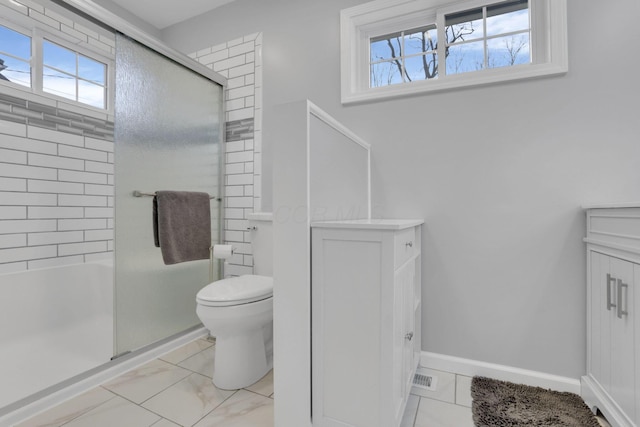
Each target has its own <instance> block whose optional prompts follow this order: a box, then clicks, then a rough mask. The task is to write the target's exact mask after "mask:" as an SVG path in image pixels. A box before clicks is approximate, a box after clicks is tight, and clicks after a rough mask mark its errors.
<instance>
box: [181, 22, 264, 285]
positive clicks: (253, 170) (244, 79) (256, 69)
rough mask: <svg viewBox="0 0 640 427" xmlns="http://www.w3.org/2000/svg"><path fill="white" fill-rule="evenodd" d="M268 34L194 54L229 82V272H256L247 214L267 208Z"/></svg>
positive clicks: (196, 58) (226, 143)
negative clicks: (264, 178) (264, 45)
mask: <svg viewBox="0 0 640 427" xmlns="http://www.w3.org/2000/svg"><path fill="white" fill-rule="evenodd" d="M261 53H262V34H261V33H256V34H251V35H248V36H245V37H241V38H237V39H235V40H231V41H229V42H227V43H223V44H219V45H216V46H212V47H209V48H206V49H202V50H199V51H197V52H195V53H192V54H191V55H189V56H190V57H192V58H194V59H195V60H197V61H198V62H200V63H201V64H203V65H206V66H207V67H209V68H211V69H212V70H214V71H216V72H218V73H219V74H221V75H223V76H225V77H226V78H227V79H228V81H227V92H226V94H225V100H226V118H225V121H226V138H225V141H226V142H225V153H226V154H225V156H226V159H225V200H224V201H225V210H224V218H225V221H224V223H225V224H224V238H225V242H226V243H227V244H231V245H233V246H234V247H235V255H234V256H233V257H232V258H231V259H230V260H229V261H228V265H227V266H226V268H225V275H226V276H229V275H231V276H236V275H241V274H251V273H252V272H253V256H252V251H251V238H250V233H249V231H248V230H247V228H248V226H249V224H248V222H247V215H248V214H250V213H252V212H254V211H255V212H259V211H260V210H261V191H260V188H261V182H262V181H261V170H262V168H261V151H262V128H261V126H260V124H261V123H262V109H261V108H262V106H261V102H260V100H261V99H262V83H261V82H262V59H261V58H262V55H261Z"/></svg>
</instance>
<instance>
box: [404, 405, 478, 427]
mask: <svg viewBox="0 0 640 427" xmlns="http://www.w3.org/2000/svg"><path fill="white" fill-rule="evenodd" d="M414 425H415V427H454V426H455V427H474V426H473V419H472V416H471V408H465V407H464V406H460V405H454V404H452V403H447V402H442V401H439V400H434V399H425V398H422V399H420V405H419V406H418V414H417V415H416V422H415V424H414Z"/></svg>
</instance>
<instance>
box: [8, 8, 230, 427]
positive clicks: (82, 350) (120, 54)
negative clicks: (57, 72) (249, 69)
mask: <svg viewBox="0 0 640 427" xmlns="http://www.w3.org/2000/svg"><path fill="white" fill-rule="evenodd" d="M39 3H44V4H45V6H44V7H46V8H49V7H51V8H52V9H53V10H57V11H58V12H63V13H60V14H59V15H56V16H61V18H60V19H65V22H67V20H71V21H73V20H74V19H75V18H78V19H84V18H86V16H87V15H91V16H92V17H93V18H92V19H91V21H90V22H89V21H86V20H85V21H83V23H84V24H85V25H87V26H91V25H94V24H95V25H96V26H97V27H96V28H98V30H99V31H100V34H101V35H104V36H108V37H109V38H110V39H111V38H112V37H113V36H114V34H115V63H114V64H111V65H114V66H115V68H114V69H115V76H114V77H115V78H114V79H113V80H114V83H115V94H114V100H115V102H114V105H115V108H114V109H113V112H111V111H104V112H102V111H101V112H100V114H103V115H104V116H105V117H107V116H111V115H113V119H114V123H115V126H114V128H115V132H114V137H113V142H114V143H113V144H111V139H112V138H111V137H107V136H105V137H104V138H103V139H100V140H97V139H95V138H97V137H96V136H94V137H93V138H92V137H90V136H88V137H87V139H91V140H92V141H93V143H94V146H93V147H87V149H85V152H90V153H92V155H95V154H96V153H98V152H100V155H101V156H104V160H103V161H102V162H101V163H99V162H91V163H92V167H93V168H94V169H95V168H97V169H95V171H96V172H100V174H101V176H102V177H104V182H102V181H101V182H100V184H102V185H95V186H92V187H95V189H93V190H92V191H100V193H99V196H100V197H95V196H91V195H96V194H98V193H88V194H89V196H87V194H85V191H86V190H85V186H84V185H83V183H82V182H80V183H74V184H73V185H74V188H76V187H78V186H80V188H81V189H82V191H80V190H77V189H76V190H74V191H76V192H77V194H78V196H81V197H83V201H84V200H86V201H87V203H89V204H88V205H87V207H84V208H83V207H75V208H77V209H76V211H77V210H80V211H82V215H80V216H74V217H73V218H71V217H69V218H67V217H64V216H63V217H61V218H60V219H59V221H60V223H63V224H65V226H66V227H69V229H71V230H74V232H73V233H71V234H74V236H77V235H81V236H84V235H85V234H86V235H92V234H91V233H94V235H95V233H98V232H99V233H100V235H101V236H103V239H102V240H109V242H106V241H105V242H104V249H103V250H102V252H101V253H100V254H96V253H89V254H88V255H86V256H85V255H83V254H81V255H78V256H67V257H66V258H65V257H64V255H65V253H61V252H53V253H52V254H49V255H46V256H45V255H40V257H39V258H38V257H33V258H28V257H27V256H26V255H25V258H20V260H21V263H20V266H21V267H22V265H23V264H24V265H25V266H26V264H27V263H31V262H32V261H33V262H38V261H42V259H43V258H47V259H44V261H46V262H45V263H42V262H41V263H36V264H35V266H34V267H33V268H31V267H29V268H26V267H25V268H23V270H24V271H22V270H21V271H18V272H15V273H14V272H13V271H10V272H9V273H7V274H5V273H3V274H0V300H2V304H0V319H1V320H2V322H1V323H2V327H0V341H2V342H1V344H2V347H0V361H1V362H2V366H3V369H0V374H2V377H3V379H4V380H5V381H4V384H3V385H0V424H3V421H2V419H4V418H6V417H5V416H9V417H12V416H18V415H19V414H18V415H16V413H17V412H20V411H23V412H24V411H27V412H28V411H29V410H30V409H29V408H30V405H31V406H32V405H36V406H37V405H38V402H39V401H42V400H46V399H47V398H48V397H50V396H54V397H52V399H55V398H56V397H55V395H56V394H59V393H56V392H58V391H60V390H62V389H63V388H65V387H68V386H71V385H73V384H74V383H80V382H82V381H80V380H84V379H85V378H86V377H88V376H89V375H90V374H92V373H95V372H97V371H99V370H103V369H104V368H107V367H110V366H112V365H114V364H115V363H111V364H110V363H109V362H110V358H111V357H112V356H119V355H122V354H124V353H128V352H134V351H136V350H139V349H143V348H144V347H147V346H150V345H152V344H156V343H159V342H164V341H166V340H167V339H170V338H172V337H173V336H176V335H179V334H182V333H183V332H188V331H190V330H193V329H194V328H196V327H197V326H198V325H199V324H200V322H199V320H198V317H197V315H196V301H195V297H196V293H197V292H198V290H200V289H201V288H202V287H204V286H206V285H207V284H208V283H209V281H210V280H211V278H210V275H209V262H208V261H207V260H201V261H191V262H186V263H182V264H175V265H169V266H167V265H164V264H163V261H162V255H161V253H160V249H159V248H156V247H155V245H154V239H153V229H152V198H151V197H134V196H133V192H134V191H140V192H143V193H153V192H155V191H158V190H176V191H201V192H207V193H209V194H210V195H211V196H212V200H211V214H212V219H211V227H212V240H213V241H212V244H215V243H218V242H219V241H220V238H221V230H222V227H221V221H222V199H223V197H222V179H223V170H222V165H223V144H222V142H223V140H222V135H223V130H224V129H223V128H224V122H223V117H224V110H223V105H224V102H223V93H224V86H223V85H224V82H225V79H224V78H222V77H221V76H219V75H217V74H216V73H214V72H213V71H211V70H209V69H207V68H206V67H204V66H201V65H199V64H197V63H195V62H193V61H192V60H191V59H189V58H187V57H186V56H184V55H182V54H180V53H178V52H175V51H173V50H171V49H169V48H167V47H165V46H164V45H162V43H160V42H158V41H156V40H155V39H151V38H150V37H148V36H147V35H146V34H144V33H142V32H140V31H139V30H137V29H135V28H134V27H131V26H130V25H129V24H128V23H126V22H125V21H122V20H121V19H120V18H118V17H117V16H115V15H113V14H110V13H109V12H107V11H106V10H104V9H102V8H100V7H99V6H97V5H96V4H95V3H93V2H92V1H90V0H64V3H67V4H68V5H70V6H71V7H70V8H69V10H64V9H61V8H60V6H62V4H63V3H62V2H60V1H44V2H38V4H39ZM68 5H67V6H65V7H69V6H68ZM34 6H36V4H35V3H34ZM39 7H41V6H39ZM0 8H2V5H0ZM56 8H58V9H56ZM74 8H75V9H74ZM5 9H6V8H5ZM3 10H4V9H3ZM78 10H79V13H77V12H78ZM63 15H64V17H63ZM62 17H63V18H62ZM23 18H24V17H22V16H21V17H20V19H23ZM24 20H25V22H27V18H24ZM98 21H100V22H99V23H98ZM25 25H27V24H25ZM32 25H33V28H34V29H38V28H39V27H38V25H37V24H35V23H34V24H32ZM48 31H54V30H51V29H49V30H48ZM125 34H126V35H125ZM109 58H110V59H112V57H111V56H110V57H109ZM111 65H110V66H111ZM0 92H1V91H0ZM11 93H14V92H11ZM15 93H18V92H15ZM0 95H2V97H1V98H2V99H0V101H2V102H4V103H7V102H11V103H15V104H16V105H17V106H21V108H20V111H23V112H24V114H25V118H24V119H21V120H24V122H23V123H26V121H27V120H33V117H39V116H37V114H42V113H41V112H40V113H38V111H30V110H28V108H25V107H31V106H32V104H33V105H34V107H33V108H40V109H42V108H45V107H46V111H47V112H49V113H51V114H54V113H59V114H67V115H68V116H67V117H73V118H74V119H75V121H76V122H78V123H80V124H83V122H81V119H82V118H83V117H84V116H83V111H84V110H83V107H82V106H74V111H73V112H69V111H66V110H65V108H67V107H68V108H71V107H69V106H67V107H64V106H63V107H60V108H53V107H51V106H48V104H47V106H45V105H43V104H38V103H36V102H34V101H33V99H39V98H38V96H40V95H37V96H36V95H29V96H26V98H25V99H23V98H21V97H19V96H17V95H15V96H8V95H6V94H4V93H0ZM27 100H28V101H27ZM42 102H44V103H49V104H54V105H57V104H55V98H52V99H49V98H46V97H42ZM38 106H39V107H38ZM3 111H4V110H3ZM94 115H95V111H94ZM27 117H29V119H27ZM86 117H87V120H88V123H94V124H95V123H102V122H104V121H105V120H102V121H100V120H96V119H95V117H91V114H88V115H87V116H86ZM55 118H56V117H54V119H55ZM0 120H4V119H0ZM51 120H53V119H51ZM40 122H44V120H40ZM7 123H9V124H11V123H10V122H7V121H3V122H2V123H0V128H2V129H6V128H7ZM57 123H58V122H53V121H52V123H49V125H48V126H49V129H46V130H44V131H42V130H40V132H46V135H48V136H49V137H50V138H52V141H53V142H51V143H50V144H44V143H43V142H42V141H38V140H37V138H38V137H34V138H35V139H34V141H35V142H33V141H31V139H30V136H27V137H26V138H21V142H22V143H23V144H22V145H24V147H23V146H22V145H21V146H20V147H19V149H21V150H24V151H25V154H24V155H25V156H27V151H29V150H34V149H35V151H36V152H37V150H38V149H41V147H43V145H46V146H47V147H51V146H55V147H57V145H55V144H59V145H60V146H62V147H63V148H61V149H60V151H64V150H66V152H65V153H66V157H65V155H63V154H62V153H58V156H56V153H57V152H58V150H57V148H56V151H55V152H47V154H48V155H47V156H41V157H42V158H44V157H46V158H47V159H49V160H48V161H49V162H50V164H43V165H42V167H40V168H38V170H46V171H47V174H48V175H46V176H45V177H44V178H42V179H46V180H47V181H46V183H47V184H50V185H51V186H52V187H51V188H49V187H47V188H48V189H46V190H44V191H41V192H42V193H46V194H45V195H44V196H42V195H38V196H39V197H40V196H42V197H46V198H47V200H49V199H51V200H54V201H52V202H50V203H52V204H53V206H55V208H56V209H60V208H59V207H58V206H57V202H58V197H61V198H62V199H64V198H65V197H66V196H68V195H67V194H66V193H67V192H69V185H70V184H69V183H68V182H66V181H69V178H65V177H68V176H69V174H67V175H64V174H65V173H67V172H68V171H66V170H65V171H64V172H62V173H61V174H58V172H57V171H56V169H66V168H69V166H68V165H69V164H70V163H69V162H75V163H74V164H76V163H78V162H79V160H78V159H77V158H75V157H78V155H77V153H78V151H73V150H78V146H79V145H81V144H80V142H83V143H84V139H83V138H84V137H83V136H82V134H81V132H82V130H78V129H75V130H74V132H72V133H70V132H69V130H68V129H67V130H66V133H65V130H63V129H59V128H57V127H56V126H57ZM110 124H111V123H110ZM84 125H85V127H87V125H86V123H85V124H84ZM2 126H4V128H3V127H2ZM23 126H25V127H26V125H23ZM67 128H68V126H67ZM2 129H0V135H3V132H2ZM38 129H41V128H39V127H33V133H34V134H37V132H36V131H38ZM81 129H83V128H81ZM72 130H73V129H72ZM30 132H31V130H30ZM79 134H80V135H79ZM11 138H13V137H11ZM4 139H5V140H7V137H6V136H5V137H4ZM34 147H35V148H34ZM69 147H71V148H69ZM96 147H97V148H96ZM89 148H92V149H89ZM16 149H18V148H16ZM69 153H71V154H69ZM29 156H30V157H31V156H32V154H30V153H29ZM80 157H81V156H80ZM69 159H72V160H69ZM93 160H95V159H93ZM4 161H6V159H4V160H3V164H4ZM65 162H66V163H65ZM111 163H113V165H111ZM111 166H113V169H112V168H111ZM83 168H84V166H83ZM11 170H13V169H11V168H9V167H7V166H4V169H3V170H2V173H1V174H0V177H2V178H3V179H4V180H5V181H11V182H12V183H13V182H25V183H26V178H25V177H24V176H22V177H21V176H15V177H14V176H12V175H10V172H11ZM82 170H83V171H84V169H82ZM73 172H75V171H73ZM58 175H60V177H59V182H58V181H56V179H57V178H58ZM96 175H97V174H96ZM31 178H33V177H31ZM87 182H89V181H87ZM53 186H55V188H53ZM60 187H63V189H62V190H60V189H59V188H60ZM112 188H113V189H114V190H113V196H114V197H113V198H112V197H111V196H112ZM14 190H15V189H14ZM12 191H13V190H12ZM33 191H35V190H33ZM23 192H24V193H25V199H24V200H25V202H24V203H25V206H24V211H25V212H26V211H27V209H29V210H30V211H31V209H32V205H33V206H37V205H38V203H37V202H36V203H35V204H33V203H31V202H30V201H31V200H33V198H27V197H26V196H29V193H28V192H27V190H26V185H25V188H24V189H23ZM74 194H75V193H74ZM67 199H69V197H67ZM98 199H99V202H100V204H98ZM38 200H40V199H38ZM112 201H113V207H114V209H113V211H114V213H113V214H112V213H111V209H110V208H111V202H112ZM29 203H31V205H30V204H29ZM40 203H41V202H40ZM92 203H93V204H92ZM5 204H6V203H5ZM92 215H93V216H92ZM98 216H99V218H97V217H98ZM94 217H96V218H94ZM4 219H5V218H0V220H4ZM43 221H44V222H46V223H47V224H49V223H55V222H56V219H44V220H43ZM0 222H1V221H0ZM41 222H42V221H41ZM95 222H100V223H101V224H104V225H102V226H101V229H100V230H97V226H95V225H92V224H95ZM57 224H58V223H56V226H58V225H57ZM2 225H3V227H1V228H0V234H2V235H5V236H6V235H7V234H9V233H18V232H22V233H23V234H25V242H26V234H27V233H34V234H35V233H38V232H39V231H42V230H37V229H36V230H31V229H24V230H22V231H20V230H19V229H18V230H17V231H16V230H14V228H15V227H16V226H15V225H14V223H13V222H11V221H8V222H7V221H5V223H4V224H2ZM92 227H93V228H92ZM111 228H113V229H114V236H113V242H114V243H113V246H111V244H110V243H111V242H110V235H109V232H110V229H111ZM64 230H65V229H64V228H63V229H61V230H58V229H52V230H48V229H47V230H45V231H51V232H57V231H64ZM76 230H79V231H76ZM46 236H49V235H48V234H47V235H46ZM0 237H3V236H0ZM35 237H40V235H37V236H35ZM30 239H31V237H30ZM5 241H6V240H5ZM0 243H1V242H0ZM58 243H60V244H61V245H63V244H65V243H68V242H66V241H62V242H53V243H51V242H50V243H47V245H46V246H47V247H46V248H47V249H50V248H49V246H51V247H52V248H54V249H57V248H56V247H55V245H57V244H58ZM74 244H75V243H74ZM25 247H26V243H25ZM101 247H102V246H101ZM0 248H2V246H1V245H0ZM27 249H29V248H27ZM112 249H113V254H114V257H113V263H112V262H111V258H110V254H109V251H111V250H112ZM11 250H12V251H14V252H15V250H14V249H13V248H12V249H11ZM18 250H21V251H26V249H24V250H23V249H20V248H18ZM94 252H95V251H94ZM48 253H49V252H48ZM3 254H6V250H5V252H3ZM56 255H57V257H56ZM67 255H69V254H67ZM71 255H75V254H71ZM96 255H100V257H97V256H96ZM59 258H61V259H59ZM23 259H24V260H23ZM11 261H12V260H11V259H10V258H9V257H8V256H7V255H4V258H0V266H3V265H4V266H6V265H9V264H8V263H10V262H11ZM83 261H84V262H83ZM218 269H219V264H215V265H214V271H213V280H215V279H217V277H218V275H219V273H218V271H219V270H218ZM45 404H47V403H46V402H45V403H43V405H45ZM40 409H42V407H40Z"/></svg>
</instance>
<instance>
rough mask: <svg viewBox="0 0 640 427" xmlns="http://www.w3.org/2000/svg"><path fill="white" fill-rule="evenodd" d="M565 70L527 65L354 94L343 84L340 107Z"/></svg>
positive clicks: (563, 67)
mask: <svg viewBox="0 0 640 427" xmlns="http://www.w3.org/2000/svg"><path fill="white" fill-rule="evenodd" d="M567 71H568V65H567V64H554V63H545V64H527V65H522V66H518V67H510V68H509V69H493V70H485V71H482V72H475V73H464V74H456V75H450V76H446V77H444V78H436V79H432V80H420V81H416V82H412V83H403V84H397V85H392V86H383V87H376V88H368V89H363V90H361V91H358V92H349V91H347V90H344V89H345V85H343V93H342V104H344V105H349V104H357V103H363V102H369V101H378V100H383V99H390V98H400V97H408V96H416V95H426V94H429V93H435V92H441V91H446V90H453V89H459V88H465V87H474V86H486V85H493V84H497V83H503V82H508V81H514V80H526V79H535V78H542V77H548V76H554V75H562V74H566V73H567Z"/></svg>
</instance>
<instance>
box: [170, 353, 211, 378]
mask: <svg viewBox="0 0 640 427" xmlns="http://www.w3.org/2000/svg"><path fill="white" fill-rule="evenodd" d="M215 349H216V346H215V345H214V346H211V347H209V348H207V349H206V350H203V351H201V352H200V353H197V354H194V355H193V356H191V357H189V358H188V359H185V360H183V361H182V362H180V363H178V366H180V367H183V368H186V369H189V370H190V371H193V372H197V373H199V374H202V375H205V376H207V377H209V378H211V377H212V376H213V364H214V359H215Z"/></svg>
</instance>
